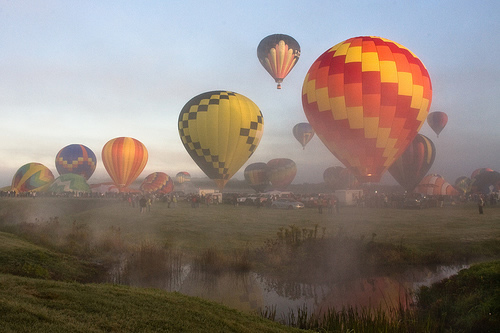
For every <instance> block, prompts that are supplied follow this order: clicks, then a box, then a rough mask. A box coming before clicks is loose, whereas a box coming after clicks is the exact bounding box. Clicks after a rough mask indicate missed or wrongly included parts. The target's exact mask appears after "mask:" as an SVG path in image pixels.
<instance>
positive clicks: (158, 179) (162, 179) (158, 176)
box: [140, 172, 174, 194]
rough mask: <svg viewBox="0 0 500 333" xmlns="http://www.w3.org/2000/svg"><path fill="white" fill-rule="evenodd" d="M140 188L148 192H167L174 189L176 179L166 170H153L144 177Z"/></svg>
mask: <svg viewBox="0 0 500 333" xmlns="http://www.w3.org/2000/svg"><path fill="white" fill-rule="evenodd" d="M140 189H141V191H143V192H147V193H159V194H167V193H170V192H172V191H173V190H174V181H173V180H172V178H170V176H169V175H167V174H166V173H165V172H153V173H152V174H149V175H148V176H147V177H146V179H144V181H143V182H142V184H141V186H140Z"/></svg>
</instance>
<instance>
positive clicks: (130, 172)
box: [102, 137, 148, 192]
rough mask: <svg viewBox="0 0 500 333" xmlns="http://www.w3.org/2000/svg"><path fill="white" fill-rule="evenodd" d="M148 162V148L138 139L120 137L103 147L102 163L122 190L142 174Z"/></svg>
mask: <svg viewBox="0 0 500 333" xmlns="http://www.w3.org/2000/svg"><path fill="white" fill-rule="evenodd" d="M147 162H148V150H147V149H146V147H145V146H144V145H143V144H142V143H141V142H140V141H138V140H136V139H134V138H129V137H119V138H115V139H111V140H109V141H108V142H107V143H106V144H105V145H104V147H103V148H102V163H103V164H104V167H105V168H106V171H107V172H108V174H109V176H110V177H111V179H113V182H114V183H115V184H116V186H117V187H118V189H119V190H120V192H122V191H125V190H126V188H127V187H128V186H129V185H130V184H132V182H133V181H134V180H135V179H136V178H137V177H138V176H139V175H140V174H141V172H142V170H144V167H145V166H146V163H147Z"/></svg>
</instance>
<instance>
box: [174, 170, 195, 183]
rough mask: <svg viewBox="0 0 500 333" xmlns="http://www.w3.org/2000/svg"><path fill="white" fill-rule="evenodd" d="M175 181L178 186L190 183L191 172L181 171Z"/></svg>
mask: <svg viewBox="0 0 500 333" xmlns="http://www.w3.org/2000/svg"><path fill="white" fill-rule="evenodd" d="M175 181H176V182H177V183H178V184H182V183H184V182H189V181H191V175H190V174H189V172H187V171H181V172H178V173H177V174H176V175H175Z"/></svg>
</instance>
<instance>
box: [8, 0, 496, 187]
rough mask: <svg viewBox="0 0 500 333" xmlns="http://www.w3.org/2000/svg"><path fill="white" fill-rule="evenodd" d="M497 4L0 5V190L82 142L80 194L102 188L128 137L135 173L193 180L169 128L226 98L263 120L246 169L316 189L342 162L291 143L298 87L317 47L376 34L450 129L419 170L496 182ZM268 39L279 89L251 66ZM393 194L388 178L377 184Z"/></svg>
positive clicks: (195, 171)
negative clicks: (193, 110) (279, 67)
mask: <svg viewBox="0 0 500 333" xmlns="http://www.w3.org/2000/svg"><path fill="white" fill-rule="evenodd" d="M499 14H500V2H499V1H497V0H491V1H458V0H450V1H447V0H445V1H430V0H429V1H352V0H346V1H342V0H339V1H334V0H323V1H314V0H311V1H294V0H287V1H281V0H276V1H260V0H256V1H241V2H240V1H234V0H233V1H230V0H227V1H226V0H221V1H211V0H204V1H194V0H179V1H177V0H169V1H152V0H149V1H148V0H144V1H124V0H122V1H91V0H89V1H72V0H64V1H62V0H61V1H57V0H44V1H12V0H10V1H7V0H0V113H1V121H0V187H1V186H5V185H10V183H11V181H12V177H13V176H14V174H15V172H16V171H17V169H18V168H19V167H21V166H22V165H24V164H26V163H29V162H38V163H42V164H44V165H45V166H47V167H48V168H49V169H51V171H52V172H53V173H54V176H55V177H57V176H58V173H57V170H56V168H55V156H56V155H57V153H58V152H59V150H60V149H62V148H63V147H65V146H67V145H69V144H75V143H78V144H83V145H85V146H87V147H89V148H90V149H91V150H93V151H94V153H95V154H96V156H97V159H98V162H97V168H96V171H95V173H94V175H93V176H92V177H91V178H90V180H89V183H94V182H100V181H109V180H110V177H109V176H108V175H107V173H106V170H105V168H104V166H103V164H102V161H101V150H102V147H103V146H104V145H105V144H106V142H108V141H109V140H111V139H113V138H116V137H121V136H129V137H133V138H135V139H137V140H139V141H141V142H142V143H143V144H144V145H145V146H146V147H147V149H148V151H149V160H148V164H147V166H146V168H145V169H144V171H143V173H142V174H141V175H140V176H139V179H140V178H145V177H146V176H147V175H148V174H150V173H152V172H157V171H161V172H166V173H167V174H169V175H170V176H175V174H176V173H177V172H179V171H188V172H190V173H191V175H192V176H193V177H204V174H203V172H202V171H201V170H200V169H199V168H198V166H197V165H196V164H195V163H194V161H193V160H192V159H191V157H190V156H189V154H188V153H187V152H186V150H185V148H184V146H183V145H182V142H181V140H180V138H179V133H178V130H177V119H178V117H179V113H180V111H181V109H182V107H183V106H184V105H185V104H186V103H187V102H188V101H189V100H190V99H191V98H192V97H194V96H196V95H198V94H200V93H203V92H207V91H212V90H229V91H234V92H237V93H240V94H242V95H244V96H246V97H248V98H250V99H251V100H252V101H254V102H255V103H256V104H257V105H258V106H259V108H260V109H261V111H262V114H263V116H264V134H263V136H262V140H261V143H260V145H259V147H258V148H257V150H256V151H255V153H254V154H253V155H252V156H251V158H250V159H249V160H248V162H247V163H246V164H245V165H243V166H242V168H241V169H240V171H239V172H238V173H236V174H235V175H234V177H233V178H236V179H240V180H242V179H244V178H243V170H244V169H245V167H246V166H247V165H248V164H250V163H255V162H267V161H269V160H270V159H273V158H290V159H292V160H294V161H295V162H296V164H297V176H296V178H295V180H294V182H293V183H295V184H301V183H320V182H322V181H323V171H324V170H325V169H326V168H328V167H331V166H337V165H341V164H340V162H339V161H338V160H337V159H336V158H335V157H334V156H333V155H332V154H331V153H330V151H329V150H328V149H327V148H326V147H325V146H324V145H323V143H322V142H321V141H320V140H319V139H318V137H314V138H313V139H312V140H311V142H309V144H308V145H307V146H306V149H305V150H303V149H302V146H301V145H300V143H299V142H298V141H296V140H295V138H294V137H293V134H292V128H293V126H294V125H295V124H297V123H299V122H306V121H307V119H306V116H305V114H304V111H303V109H302V102H301V92H302V84H303V81H304V78H305V75H306V73H307V71H308V70H309V68H310V66H311V65H312V63H313V62H314V61H315V60H316V59H317V58H318V57H319V56H320V55H321V54H322V53H323V52H325V51H326V50H327V49H329V48H330V47H332V46H333V45H335V44H337V43H339V42H342V41H344V40H346V39H348V38H351V37H356V36H366V35H370V36H380V37H384V38H388V39H390V40H393V41H395V42H398V43H399V44H402V45H403V46H405V47H407V48H408V49H410V50H411V51H412V52H413V53H415V54H416V55H417V56H418V57H419V58H420V60H421V61H422V62H423V63H424V65H425V66H426V67H427V70H428V71H429V74H430V77H431V81H432V87H433V100H432V105H431V109H430V111H431V112H432V111H444V112H446V113H447V114H448V117H449V120H448V124H447V126H446V127H445V129H444V130H443V131H442V132H441V134H440V135H439V138H438V137H437V136H436V134H435V133H434V132H433V131H432V130H431V128H430V127H429V126H428V124H427V123H425V124H424V125H423V126H422V128H421V130H420V133H421V134H423V135H426V136H427V137H429V138H430V139H431V140H432V141H433V142H434V144H435V146H436V159H435V162H434V164H433V166H432V167H431V169H430V171H429V172H430V173H438V174H440V175H442V176H443V177H444V178H445V179H446V180H447V181H448V182H450V183H454V181H455V179H456V178H458V177H460V176H469V177H470V175H471V173H472V172H473V171H474V170H475V169H477V168H483V167H488V168H491V169H493V170H496V171H500V144H499V143H500V131H499V126H498V125H499V124H500V121H499V118H498V111H499V105H500V62H499V60H498V55H499V54H500V21H499V20H498V16H499ZM275 33H281V34H287V35H290V36H293V37H294V38H295V39H296V40H297V41H298V42H299V44H300V46H301V55H300V58H299V60H298V62H297V64H296V66H295V67H294V69H293V70H292V71H291V73H290V74H289V75H288V76H287V77H286V78H285V80H284V82H283V85H282V86H283V88H282V89H281V90H277V89H276V84H275V82H274V80H273V79H272V78H271V76H270V75H269V74H268V73H267V72H266V71H265V69H264V68H263V67H262V66H261V64H260V62H259V61H258V59H257V55H256V50H257V45H258V44H259V42H260V41H261V40H262V39H263V38H264V37H266V36H268V35H271V34H275ZM381 183H384V184H396V182H395V180H394V179H393V178H392V176H391V175H390V174H389V173H388V172H387V173H386V174H385V175H384V176H383V177H382V180H381Z"/></svg>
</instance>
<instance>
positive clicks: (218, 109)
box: [178, 91, 264, 190]
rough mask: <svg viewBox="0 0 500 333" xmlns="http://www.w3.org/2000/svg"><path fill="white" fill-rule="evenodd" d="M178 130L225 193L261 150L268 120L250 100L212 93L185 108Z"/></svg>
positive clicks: (196, 159)
mask: <svg viewBox="0 0 500 333" xmlns="http://www.w3.org/2000/svg"><path fill="white" fill-rule="evenodd" d="M178 127H179V135H180V137H181V140H182V143H183V144H184V148H186V150H187V152H188V153H189V155H191V157H192V158H193V160H194V161H195V162H196V164H198V166H199V167H200V169H201V170H203V172H204V173H205V174H206V175H207V176H208V177H209V178H210V179H213V180H214V181H215V183H216V184H217V186H218V188H219V189H220V190H222V189H223V188H224V186H225V185H226V183H227V181H228V180H229V179H231V177H232V176H233V175H234V174H235V173H236V172H237V171H238V170H239V169H240V168H241V167H242V166H243V164H245V162H246V161H247V160H248V158H249V157H250V156H251V155H252V154H253V153H254V151H255V150H256V149H257V146H258V145H259V143H260V139H261V137H262V133H263V130H264V118H263V117H262V113H261V112H260V110H259V107H258V106H257V105H255V103H254V102H252V101H251V100H250V99H249V98H247V97H245V96H243V95H241V94H238V93H235V92H230V91H210V92H206V93H203V94H200V95H198V96H195V97H194V98H192V99H191V100H190V101H189V102H187V103H186V105H184V107H183V108H182V110H181V113H180V115H179V122H178Z"/></svg>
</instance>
